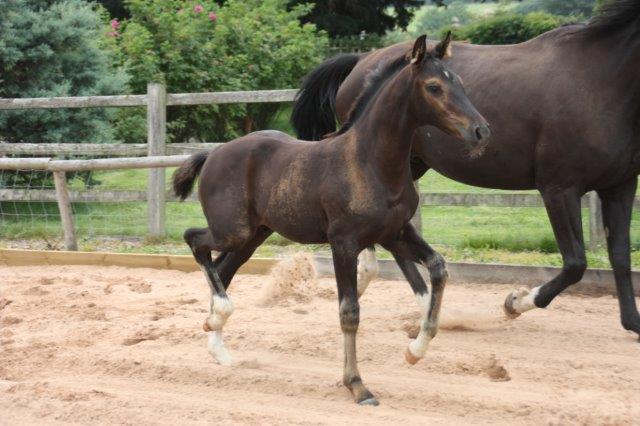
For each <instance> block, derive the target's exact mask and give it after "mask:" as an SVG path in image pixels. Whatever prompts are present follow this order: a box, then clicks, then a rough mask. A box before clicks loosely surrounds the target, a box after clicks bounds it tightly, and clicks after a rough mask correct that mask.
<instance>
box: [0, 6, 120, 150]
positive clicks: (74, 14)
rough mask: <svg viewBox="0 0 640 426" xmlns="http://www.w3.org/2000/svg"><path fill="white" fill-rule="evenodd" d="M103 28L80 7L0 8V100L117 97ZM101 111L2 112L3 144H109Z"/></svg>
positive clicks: (96, 15) (116, 73) (92, 12)
mask: <svg viewBox="0 0 640 426" xmlns="http://www.w3.org/2000/svg"><path fill="white" fill-rule="evenodd" d="M108 31H109V28H108V26H107V24H106V21H104V20H103V19H102V17H101V14H100V11H99V10H98V9H96V8H95V7H94V6H92V5H90V4H89V3H86V2H84V1H81V0H63V1H59V2H54V1H44V0H4V1H2V2H0V96H1V97H6V98H29V97H49V96H86V95H112V94H120V93H122V92H123V91H124V89H125V85H126V75H125V74H124V73H123V72H122V71H121V70H120V69H119V68H118V67H117V66H116V65H115V61H114V58H113V55H112V46H111V45H110V43H112V41H110V40H108V38H107V36H106V34H107V33H108ZM110 115H111V113H110V112H109V111H106V110H103V109H95V108H93V109H57V110H29V111H4V112H2V113H0V139H4V140H5V141H7V142H71V141H82V142H105V141H108V140H111V139H112V138H113V134H112V130H111V127H110V125H109V118H110Z"/></svg>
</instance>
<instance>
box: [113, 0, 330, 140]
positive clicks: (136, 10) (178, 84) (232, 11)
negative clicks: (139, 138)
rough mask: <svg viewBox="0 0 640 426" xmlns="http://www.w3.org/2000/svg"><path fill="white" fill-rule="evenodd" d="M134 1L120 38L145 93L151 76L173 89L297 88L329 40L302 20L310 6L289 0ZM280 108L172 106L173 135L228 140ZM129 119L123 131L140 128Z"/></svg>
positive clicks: (134, 83) (134, 80) (135, 82)
mask: <svg viewBox="0 0 640 426" xmlns="http://www.w3.org/2000/svg"><path fill="white" fill-rule="evenodd" d="M128 7H129V10H130V12H131V19H130V20H128V21H126V22H124V23H123V28H124V29H123V30H122V32H121V35H120V36H118V37H117V40H118V43H119V45H120V46H121V48H122V52H123V55H124V58H125V63H126V64H127V69H128V71H129V73H130V74H131V83H130V85H131V88H132V91H133V92H134V93H144V92H145V91H146V87H147V83H149V82H160V83H164V84H166V87H167V91H168V92H171V93H180V92H208V91H233V90H257V89H284V88H287V87H291V88H295V87H298V84H299V80H300V79H301V78H302V77H303V76H304V75H305V74H306V73H307V72H308V70H309V69H311V68H312V67H313V66H314V65H315V64H317V63H318V62H319V61H320V60H322V58H323V55H324V52H325V49H326V45H327V39H326V36H325V35H324V34H322V33H320V34H319V33H318V32H317V31H316V28H315V26H313V25H301V24H300V22H299V20H298V18H299V17H300V16H301V15H303V14H305V13H307V12H308V10H309V8H308V7H307V6H300V7H296V8H294V9H292V10H289V11H288V10H287V8H286V0H244V1H242V0H227V1H225V2H224V5H223V6H219V5H218V4H217V3H216V2H214V1H212V0H201V1H197V0H195V1H194V0H186V1H185V0H130V1H129V2H128ZM277 108H278V107H277V106H276V105H273V104H264V105H259V104H258V105H249V106H247V105H238V104H236V105H211V106H198V107H170V108H169V109H168V136H169V138H170V140H171V141H173V142H182V141H186V140H189V139H192V138H194V139H197V140H202V141H224V140H229V139H232V138H234V137H237V136H239V135H241V134H243V133H245V132H246V131H249V130H252V129H254V128H256V127H257V128H264V126H265V125H266V124H267V123H268V121H269V119H270V118H271V117H272V116H273V115H274V114H275V113H276V112H277ZM129 117H133V116H132V115H129ZM139 121H140V120H139ZM126 124H127V126H125V128H126V131H120V135H121V136H122V137H123V138H125V137H129V136H130V135H132V134H136V132H135V131H132V130H131V129H132V128H133V127H134V125H135V123H134V122H133V121H130V122H128V123H126Z"/></svg>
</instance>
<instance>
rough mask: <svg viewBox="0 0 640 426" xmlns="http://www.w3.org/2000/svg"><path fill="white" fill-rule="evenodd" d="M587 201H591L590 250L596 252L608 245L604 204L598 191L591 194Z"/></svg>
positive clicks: (588, 195)
mask: <svg viewBox="0 0 640 426" xmlns="http://www.w3.org/2000/svg"><path fill="white" fill-rule="evenodd" d="M587 199H588V200H589V248H590V249H591V250H594V249H596V248H598V247H601V246H604V245H605V244H606V234H605V229H604V224H603V222H602V204H601V203H600V197H599V196H598V193H597V192H596V191H591V192H589V193H588V194H587Z"/></svg>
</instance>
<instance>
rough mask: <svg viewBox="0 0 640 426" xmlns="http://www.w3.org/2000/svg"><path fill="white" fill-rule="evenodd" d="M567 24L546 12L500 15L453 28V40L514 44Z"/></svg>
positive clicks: (560, 18)
mask: <svg viewBox="0 0 640 426" xmlns="http://www.w3.org/2000/svg"><path fill="white" fill-rule="evenodd" d="M566 22H567V18H565V17H562V16H557V15H552V14H550V13H546V12H532V13H529V14H527V15H521V14H517V13H501V14H498V15H496V16H492V17H490V18H487V19H484V20H482V21H479V22H476V23H472V24H469V25H466V26H463V27H460V28H454V29H453V33H454V38H455V39H457V40H468V41H470V42H471V43H476V44H515V43H521V42H524V41H527V40H529V39H532V38H534V37H537V36H539V35H540V34H542V33H545V32H547V31H550V30H552V29H554V28H557V27H559V26H561V25H562V24H564V23H566Z"/></svg>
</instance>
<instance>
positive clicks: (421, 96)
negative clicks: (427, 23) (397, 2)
mask: <svg viewBox="0 0 640 426" xmlns="http://www.w3.org/2000/svg"><path fill="white" fill-rule="evenodd" d="M450 43H451V32H449V33H448V34H447V35H446V36H445V37H444V38H443V39H442V41H440V43H438V44H437V45H436V46H435V47H433V48H428V47H427V44H426V36H424V35H423V36H420V37H418V39H417V40H416V42H415V44H414V45H413V50H412V51H411V72H412V74H413V76H412V77H413V84H414V87H413V89H412V91H411V93H412V95H411V96H412V99H411V100H410V102H411V106H410V110H411V113H412V114H413V115H414V117H415V119H416V120H418V121H419V122H420V123H421V124H424V125H431V126H434V127H437V128H439V129H440V130H442V131H443V132H445V133H447V134H449V135H451V136H453V137H456V138H458V139H460V140H462V141H464V142H465V143H467V144H468V145H469V147H470V148H471V150H472V152H476V153H478V152H482V150H483V149H484V147H485V146H486V144H487V143H488V141H489V136H490V135H491V131H490V130H489V124H488V123H487V120H485V119H484V117H483V116H482V115H481V114H480V113H479V112H478V110H476V108H475V106H473V104H472V103H471V101H470V100H469V98H468V97H467V94H466V93H465V91H464V87H463V85H462V80H461V79H460V77H458V75H456V74H455V73H454V72H453V71H451V70H450V69H448V68H447V66H446V65H445V64H444V62H443V61H442V60H443V59H444V58H446V57H449V56H451V44H450Z"/></svg>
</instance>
